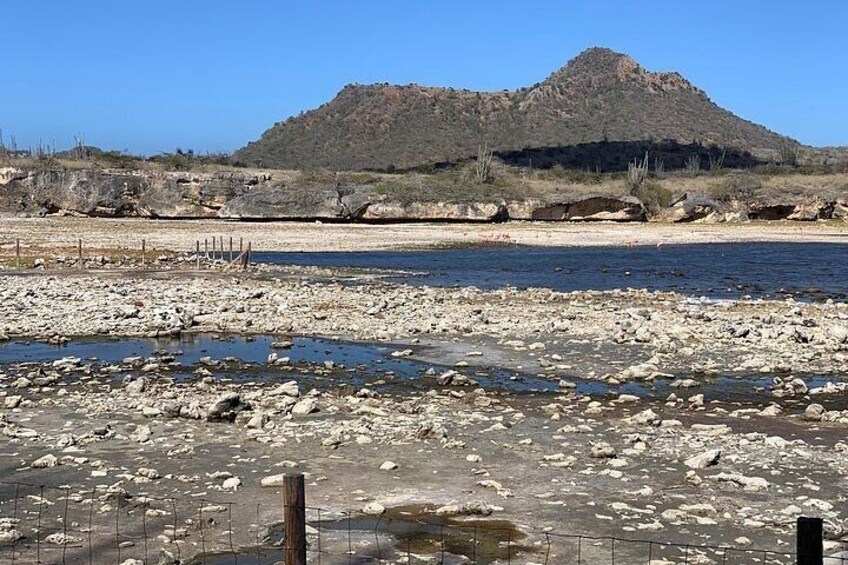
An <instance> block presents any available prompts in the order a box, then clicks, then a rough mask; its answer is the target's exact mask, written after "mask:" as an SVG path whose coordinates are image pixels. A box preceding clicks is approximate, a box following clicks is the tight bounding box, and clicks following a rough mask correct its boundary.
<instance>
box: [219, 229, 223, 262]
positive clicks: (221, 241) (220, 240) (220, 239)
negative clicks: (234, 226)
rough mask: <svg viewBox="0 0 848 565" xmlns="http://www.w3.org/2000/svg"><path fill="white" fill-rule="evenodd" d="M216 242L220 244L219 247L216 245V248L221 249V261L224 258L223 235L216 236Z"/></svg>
mask: <svg viewBox="0 0 848 565" xmlns="http://www.w3.org/2000/svg"><path fill="white" fill-rule="evenodd" d="M218 242H219V243H220V244H221V245H220V247H218V249H220V250H221V261H223V260H224V236H223V235H222V236H219V237H218Z"/></svg>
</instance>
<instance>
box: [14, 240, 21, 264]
mask: <svg viewBox="0 0 848 565" xmlns="http://www.w3.org/2000/svg"><path fill="white" fill-rule="evenodd" d="M15 268H16V269H18V270H20V268H21V238H17V239H16V240H15Z"/></svg>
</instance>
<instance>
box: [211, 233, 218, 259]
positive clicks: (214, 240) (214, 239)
mask: <svg viewBox="0 0 848 565" xmlns="http://www.w3.org/2000/svg"><path fill="white" fill-rule="evenodd" d="M217 239H218V238H217V237H215V236H214V235H213V236H212V261H214V260H215V244H216V240H217Z"/></svg>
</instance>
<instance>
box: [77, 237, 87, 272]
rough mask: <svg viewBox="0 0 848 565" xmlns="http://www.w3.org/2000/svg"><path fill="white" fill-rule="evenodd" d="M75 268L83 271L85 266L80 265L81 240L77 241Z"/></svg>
mask: <svg viewBox="0 0 848 565" xmlns="http://www.w3.org/2000/svg"><path fill="white" fill-rule="evenodd" d="M77 258H78V261H77V266H78V267H79V268H80V269H84V268H85V265H83V264H82V238H80V239H78V240H77Z"/></svg>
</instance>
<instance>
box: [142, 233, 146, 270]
mask: <svg viewBox="0 0 848 565" xmlns="http://www.w3.org/2000/svg"><path fill="white" fill-rule="evenodd" d="M146 255H147V240H146V239H142V240H141V266H142V267H144V266H145V265H146V264H147V257H146Z"/></svg>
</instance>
